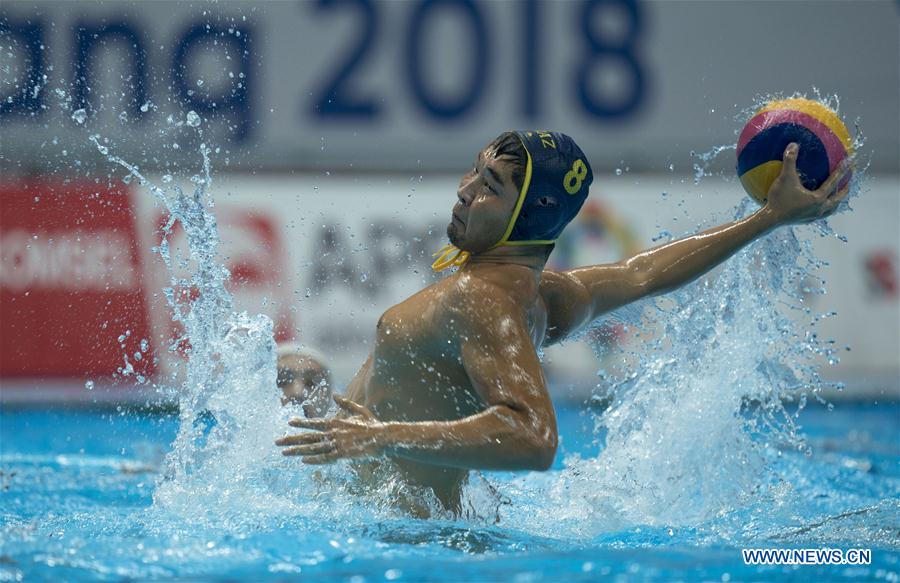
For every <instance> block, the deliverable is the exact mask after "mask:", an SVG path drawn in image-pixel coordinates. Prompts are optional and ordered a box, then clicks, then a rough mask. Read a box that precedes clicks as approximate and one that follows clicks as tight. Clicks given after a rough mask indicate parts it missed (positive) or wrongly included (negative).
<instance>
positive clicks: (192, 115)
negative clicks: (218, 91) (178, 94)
mask: <svg viewBox="0 0 900 583" xmlns="http://www.w3.org/2000/svg"><path fill="white" fill-rule="evenodd" d="M185 121H186V122H187V124H188V125H189V126H191V127H192V128H195V127H198V126H199V125H200V116H199V115H197V112H196V111H194V110H193V109H192V110H191V111H189V112H187V116H186V118H185Z"/></svg>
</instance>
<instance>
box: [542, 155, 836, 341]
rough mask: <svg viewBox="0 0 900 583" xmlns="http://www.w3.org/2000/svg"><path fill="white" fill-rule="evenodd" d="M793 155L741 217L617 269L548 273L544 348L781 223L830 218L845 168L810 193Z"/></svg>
mask: <svg viewBox="0 0 900 583" xmlns="http://www.w3.org/2000/svg"><path fill="white" fill-rule="evenodd" d="M797 153H798V147H797V144H791V145H789V146H788V148H787V150H785V154H784V164H783V167H782V171H781V175H780V176H779V177H778V179H776V181H775V183H774V184H773V185H772V188H771V190H770V191H769V196H768V202H767V204H766V206H764V207H762V208H760V209H759V210H758V211H757V212H755V213H753V214H752V215H750V216H748V217H746V218H744V219H741V220H739V221H734V222H731V223H727V224H725V225H720V226H718V227H715V228H712V229H709V230H706V231H703V232H702V233H698V234H696V235H691V236H689V237H685V238H683V239H679V240H678V241H673V242H671V243H666V244H664V245H660V246H658V247H654V248H653V249H649V250H647V251H643V252H641V253H638V254H637V255H634V256H633V257H629V258H628V259H625V260H623V261H621V262H619V263H614V264H610V265H593V266H588V267H580V268H577V269H572V270H569V271H565V272H562V273H559V274H548V277H547V278H546V279H547V282H546V283H544V284H542V286H541V293H542V295H543V296H544V298H545V302H546V303H547V308H548V330H547V340H546V341H545V344H552V343H553V342H556V341H558V340H561V339H562V338H565V337H566V336H568V335H569V334H571V333H573V332H575V331H577V330H578V329H579V328H581V327H583V326H585V325H587V324H589V323H590V322H592V321H593V320H594V319H595V318H597V317H598V316H600V315H601V314H603V313H605V312H608V311H610V310H613V309H615V308H618V307H620V306H623V305H625V304H628V303H630V302H633V301H635V300H637V299H640V298H642V297H645V296H650V295H656V294H661V293H666V292H669V291H671V290H673V289H676V288H678V287H681V286H682V285H685V284H686V283H689V282H691V281H693V280H694V279H696V278H698V277H700V276H701V275H703V274H704V273H706V272H707V271H709V270H710V269H712V268H713V267H715V266H716V265H718V264H719V263H721V262H722V261H724V260H726V259H728V258H729V257H731V255H733V254H734V253H736V252H737V251H738V250H739V249H741V248H742V247H743V246H745V245H746V244H748V243H750V242H751V241H753V240H754V239H756V238H757V237H760V236H762V235H764V234H765V233H767V232H768V231H770V230H772V229H773V228H775V227H777V226H779V225H784V224H790V223H801V222H809V221H812V220H816V219H818V218H821V217H824V216H826V215H828V214H830V213H831V212H833V211H834V209H836V208H837V205H838V203H840V201H841V200H842V199H843V198H844V197H845V196H846V195H847V192H848V189H847V188H845V189H843V190H841V191H840V192H837V193H836V192H835V190H836V188H837V185H838V184H840V181H841V178H843V176H844V174H845V173H846V172H847V171H848V170H849V166H848V165H842V166H840V167H839V168H837V169H836V170H835V171H834V173H832V175H831V176H830V177H829V178H828V180H826V181H825V182H824V183H823V184H822V186H821V187H820V188H819V189H818V190H816V191H810V190H807V189H805V188H804V187H803V185H802V184H801V183H800V178H799V175H798V174H797V168H796V163H797Z"/></svg>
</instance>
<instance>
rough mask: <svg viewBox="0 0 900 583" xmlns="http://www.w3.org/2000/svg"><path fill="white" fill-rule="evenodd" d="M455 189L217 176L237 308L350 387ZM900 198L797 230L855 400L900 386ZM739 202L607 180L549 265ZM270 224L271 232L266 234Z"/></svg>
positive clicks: (147, 214) (585, 364)
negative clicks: (822, 264) (806, 240)
mask: <svg viewBox="0 0 900 583" xmlns="http://www.w3.org/2000/svg"><path fill="white" fill-rule="evenodd" d="M457 182H458V179H457V178H456V177H450V176H424V177H419V176H413V177H409V178H407V177H398V176H388V175H359V176H355V177H341V178H337V177H330V176H321V177H318V178H316V177H309V176H304V177H287V176H271V177H262V178H260V177H252V176H247V175H226V176H223V177H221V178H220V179H219V182H217V183H216V184H215V185H214V189H213V190H214V192H215V193H216V195H217V196H216V199H217V204H216V210H215V212H216V215H217V219H218V224H219V229H220V233H221V236H222V240H223V256H224V261H225V264H226V266H227V267H228V268H229V269H230V270H231V271H232V273H233V275H234V277H235V279H237V280H238V285H236V286H235V289H236V296H237V299H238V304H239V306H240V307H241V308H242V309H249V310H259V309H262V310H264V311H266V312H267V313H269V314H270V315H272V316H273V318H274V319H275V320H276V322H277V323H279V324H280V325H281V333H282V337H286V336H291V337H294V338H296V339H297V340H299V341H301V342H303V343H306V344H309V345H310V346H312V347H314V348H316V349H318V350H319V351H321V352H323V353H324V354H326V355H327V356H328V359H329V364H330V365H331V366H332V367H333V369H334V370H335V373H336V377H337V378H338V380H339V381H340V382H342V383H343V382H346V381H347V380H349V378H350V377H351V376H352V374H353V373H354V372H355V371H356V368H357V367H358V366H359V365H360V364H362V362H363V361H364V359H365V357H366V355H367V354H368V351H369V350H370V349H371V345H372V341H373V339H374V331H375V323H376V322H377V320H378V317H379V316H380V315H381V313H383V311H384V310H386V309H387V308H389V307H390V306H391V305H393V304H395V303H397V302H399V301H401V300H402V299H404V298H405V297H407V296H409V295H411V294H412V293H414V292H416V291H418V290H419V289H421V288H422V287H424V286H426V285H428V284H429V283H431V282H433V281H434V280H435V278H436V277H439V276H437V275H435V274H433V273H432V271H431V269H430V263H431V253H432V252H433V251H434V250H436V249H437V248H438V247H439V246H440V245H442V244H443V242H444V239H445V229H446V224H447V222H448V217H449V215H450V211H451V207H452V204H453V202H454V200H455V196H456V195H455V192H456V187H457ZM187 186H189V185H188V184H186V185H185V187H187ZM897 189H898V179H897V177H881V178H870V179H869V180H868V182H867V187H866V191H865V192H864V193H863V195H862V196H861V197H859V198H858V199H856V200H855V201H854V203H853V207H854V211H853V212H849V213H845V214H842V215H840V216H838V217H835V218H833V219H832V221H831V223H832V225H833V227H834V229H835V230H836V231H837V232H838V233H840V234H843V235H846V237H847V239H848V242H846V243H844V242H842V241H841V240H839V239H837V238H835V237H831V238H820V237H818V235H816V234H815V233H814V231H813V230H812V229H805V230H804V231H801V233H806V234H807V235H808V236H810V237H813V245H814V249H815V251H816V253H817V255H818V256H819V257H821V258H823V259H825V260H826V261H827V262H828V264H829V266H828V267H826V268H825V269H824V270H823V271H822V272H820V273H821V274H822V276H823V277H824V278H825V279H826V281H827V288H828V294H827V295H826V296H823V297H817V296H812V297H810V298H808V305H809V306H810V308H811V309H812V310H813V311H821V312H825V311H830V310H832V309H834V310H836V311H837V312H838V314H837V316H835V317H834V318H830V319H826V320H823V321H822V322H820V323H819V324H818V325H817V327H819V330H818V332H819V334H820V336H822V337H823V338H824V337H827V338H834V339H835V340H836V341H837V343H838V345H839V346H840V347H841V348H843V347H844V346H845V345H849V346H850V347H851V351H849V352H846V351H845V352H842V353H841V355H840V357H841V361H840V364H838V365H837V366H835V367H826V369H825V371H824V372H825V375H826V377H828V378H832V379H837V380H842V381H846V382H847V383H848V386H849V387H850V389H849V391H850V392H851V394H853V391H880V390H884V389H886V388H887V389H889V390H896V386H897V382H898V378H900V370H898V368H900V360H898V354H900V338H898V336H900V300H898V230H897V218H898V216H900V200H898V197H897ZM663 193H666V194H665V195H663ZM144 194H145V196H138V197H137V198H138V216H139V221H138V224H139V230H140V229H141V227H143V233H144V237H145V238H146V241H147V242H146V244H145V245H144V249H145V251H146V252H147V254H148V255H147V257H146V258H145V260H144V262H143V263H144V265H150V266H154V265H155V266H156V267H155V268H153V269H156V270H158V269H159V267H160V264H161V261H160V260H159V258H158V257H156V256H153V255H152V254H151V253H150V251H149V250H150V247H151V246H152V244H155V243H152V241H153V236H154V230H155V228H156V227H155V225H157V224H158V220H159V219H158V214H157V213H158V212H159V211H158V209H155V208H154V205H153V203H152V197H151V196H150V195H149V194H148V193H144ZM743 196H746V195H745V194H743V191H742V190H741V187H740V185H739V183H737V182H736V181H733V182H724V181H722V180H721V179H715V178H711V179H706V180H704V181H703V182H701V183H700V184H699V185H694V184H692V182H691V180H690V179H684V178H682V177H680V176H677V175H667V176H644V175H634V174H623V175H621V176H611V177H606V178H598V180H597V183H596V186H595V187H593V188H592V194H591V198H590V199H589V201H588V203H587V204H586V206H585V207H584V209H583V210H582V213H581V214H580V215H579V218H578V219H576V222H574V223H573V224H572V225H571V226H570V227H569V229H568V230H567V235H569V234H571V236H573V237H577V239H578V240H577V243H576V244H568V245H567V244H566V241H565V239H563V240H562V241H561V242H560V245H559V246H558V247H557V249H556V251H554V256H553V257H552V262H554V263H555V264H556V265H563V266H567V267H568V266H572V265H582V264H591V263H603V262H610V261H616V260H618V259H619V258H621V257H623V256H625V255H626V254H628V253H634V252H636V251H637V250H640V249H644V248H648V247H651V246H653V245H654V244H656V243H654V242H653V239H654V238H657V237H658V236H659V235H660V233H661V232H663V231H671V232H672V233H673V234H675V235H679V234H682V233H684V232H685V231H689V230H691V229H692V227H693V225H695V224H696V223H698V222H699V221H701V220H705V219H707V218H709V217H711V216H713V215H714V214H716V213H727V212H728V211H729V210H730V209H732V208H733V207H734V206H735V204H737V203H738V202H739V201H740V200H741V197H743ZM247 217H252V218H251V219H250V220H248V219H247ZM263 224H264V225H269V226H270V227H271V229H269V230H270V231H271V232H272V233H274V235H270V236H268V237H267V236H264V235H261V234H260V233H263V232H265V231H266V230H267V229H264V228H261V227H260V225H263ZM254 225H255V226H254ZM156 273H157V276H156V277H157V280H156V282H157V283H156V284H152V283H150V282H145V287H146V288H147V289H149V290H152V291H157V292H158V290H159V288H160V287H161V286H162V285H163V284H164V283H165V280H164V279H163V278H161V277H160V272H159V271H156ZM148 303H149V304H151V305H153V302H148ZM152 309H153V310H154V313H153V314H152V321H153V322H154V323H155V325H156V327H157V330H158V332H159V333H160V334H161V335H164V334H166V333H168V330H167V329H166V328H165V326H166V325H167V319H168V316H167V312H166V310H165V309H164V307H163V306H162V301H161V299H160V296H159V295H157V297H156V304H155V307H154V308H152ZM285 327H289V330H285V329H284V328H285ZM547 356H548V360H549V361H550V362H551V378H552V379H553V381H554V382H555V383H556V384H557V385H561V384H576V385H580V387H581V388H582V389H583V388H585V387H588V388H589V387H591V386H593V383H594V382H595V373H596V371H597V370H598V369H599V368H601V363H599V362H598V361H597V360H596V358H594V356H593V354H592V352H591V350H590V349H589V348H588V347H587V346H586V345H583V344H581V343H568V344H566V345H565V346H564V347H562V348H553V349H551V350H549V351H548V352H547Z"/></svg>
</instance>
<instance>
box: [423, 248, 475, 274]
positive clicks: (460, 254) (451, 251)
mask: <svg viewBox="0 0 900 583" xmlns="http://www.w3.org/2000/svg"><path fill="white" fill-rule="evenodd" d="M470 256H471V254H470V253H469V252H468V251H463V250H462V249H460V248H459V247H457V246H455V245H450V244H447V245H444V246H443V247H441V248H440V249H438V251H437V252H436V253H434V254H433V255H432V257H437V259H435V260H434V263H432V264H431V268H432V269H433V270H435V271H438V272H440V271H444V270H445V269H447V268H448V267H461V266H462V265H463V264H465V262H466V261H468V260H469V257H470Z"/></svg>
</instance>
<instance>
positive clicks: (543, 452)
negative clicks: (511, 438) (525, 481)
mask: <svg viewBox="0 0 900 583" xmlns="http://www.w3.org/2000/svg"><path fill="white" fill-rule="evenodd" d="M531 442H532V443H531V448H530V449H531V456H530V457H531V460H530V461H531V464H530V465H531V467H530V468H529V469H530V470H534V471H538V472H545V471H547V470H549V469H550V468H551V467H552V466H553V460H555V459H556V448H557V445H558V443H559V438H558V437H557V435H556V431H555V430H550V429H548V430H547V431H544V432H542V433H541V434H540V435H534V436H533V437H532V439H531Z"/></svg>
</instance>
